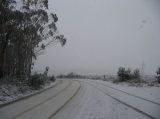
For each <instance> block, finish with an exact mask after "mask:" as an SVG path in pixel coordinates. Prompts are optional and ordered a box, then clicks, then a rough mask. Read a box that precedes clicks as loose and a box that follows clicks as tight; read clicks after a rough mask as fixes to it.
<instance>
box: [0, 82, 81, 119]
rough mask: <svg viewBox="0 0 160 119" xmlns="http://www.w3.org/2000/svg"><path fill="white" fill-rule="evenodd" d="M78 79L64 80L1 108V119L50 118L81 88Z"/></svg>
mask: <svg viewBox="0 0 160 119" xmlns="http://www.w3.org/2000/svg"><path fill="white" fill-rule="evenodd" d="M79 88H80V83H79V82H78V81H71V80H64V81H61V83H59V85H56V87H54V88H51V89H49V90H46V91H45V92H43V93H41V94H37V95H34V96H32V97H29V98H27V99H25V100H21V101H18V102H15V103H13V104H10V105H7V106H4V107H2V108H0V119H50V118H51V117H52V116H53V115H54V114H56V113H57V112H58V111H59V110H60V109H61V108H62V107H63V106H64V105H65V103H66V102H68V101H69V100H70V99H71V98H72V97H73V96H74V95H75V94H76V93H77V92H78V90H79Z"/></svg>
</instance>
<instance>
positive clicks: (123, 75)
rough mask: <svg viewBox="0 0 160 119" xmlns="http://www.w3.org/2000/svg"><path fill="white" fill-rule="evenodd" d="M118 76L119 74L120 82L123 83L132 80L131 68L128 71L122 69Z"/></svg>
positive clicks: (119, 70)
mask: <svg viewBox="0 0 160 119" xmlns="http://www.w3.org/2000/svg"><path fill="white" fill-rule="evenodd" d="M117 74H118V78H119V81H121V82H123V81H127V80H129V79H131V69H130V68H128V69H127V70H126V69H125V68H124V67H120V68H119V69H118V72H117Z"/></svg>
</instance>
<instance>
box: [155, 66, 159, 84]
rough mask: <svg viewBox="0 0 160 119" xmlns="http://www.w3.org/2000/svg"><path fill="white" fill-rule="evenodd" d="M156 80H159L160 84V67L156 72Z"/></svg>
mask: <svg viewBox="0 0 160 119" xmlns="http://www.w3.org/2000/svg"><path fill="white" fill-rule="evenodd" d="M156 78H157V81H158V83H160V67H158V69H157V71H156Z"/></svg>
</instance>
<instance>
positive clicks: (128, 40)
mask: <svg viewBox="0 0 160 119" xmlns="http://www.w3.org/2000/svg"><path fill="white" fill-rule="evenodd" d="M49 9H50V11H51V12H56V14H57V16H58V18H59V20H58V22H57V27H58V30H59V32H60V33H62V34H64V35H65V37H66V38H67V43H66V45H65V46H64V47H61V45H60V44H53V45H51V46H50V47H47V48H46V52H45V54H43V55H41V56H38V60H37V61H36V64H35V66H34V71H42V70H44V68H45V67H46V66H49V67H50V73H53V74H60V73H67V72H71V71H72V72H77V73H81V74H116V72H117V70H118V68H119V67H120V66H123V67H130V68H132V69H134V68H139V69H141V67H142V64H144V73H145V74H148V75H153V74H155V71H156V69H157V67H158V66H160V52H159V51H160V47H159V45H160V13H159V11H160V1H159V0H130V1H128V0H50V1H49Z"/></svg>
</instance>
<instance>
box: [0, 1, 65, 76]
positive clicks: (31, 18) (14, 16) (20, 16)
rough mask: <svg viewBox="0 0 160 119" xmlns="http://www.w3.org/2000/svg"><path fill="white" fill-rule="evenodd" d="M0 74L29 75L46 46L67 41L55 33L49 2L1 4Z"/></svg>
mask: <svg viewBox="0 0 160 119" xmlns="http://www.w3.org/2000/svg"><path fill="white" fill-rule="evenodd" d="M0 18H1V19H0V75H1V76H3V74H4V75H30V73H31V68H32V65H33V60H34V59H36V58H37V57H36V56H37V55H39V54H41V53H42V52H43V51H44V49H45V47H47V46H48V45H50V44H52V43H56V42H60V43H61V45H62V46H63V45H65V43H66V39H65V38H64V36H63V35H60V34H59V32H58V31H57V27H56V22H57V21H58V17H57V15H56V14H53V13H49V12H48V0H2V1H0Z"/></svg>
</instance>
